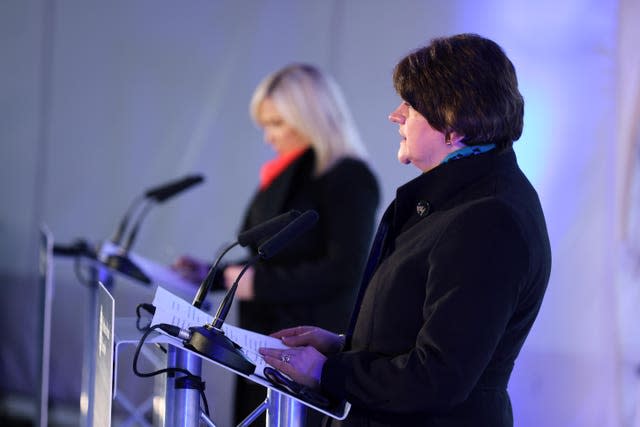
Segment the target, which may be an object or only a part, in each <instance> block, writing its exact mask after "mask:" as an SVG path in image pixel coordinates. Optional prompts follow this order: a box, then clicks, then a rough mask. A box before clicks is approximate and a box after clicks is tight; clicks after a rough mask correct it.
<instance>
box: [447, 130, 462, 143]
mask: <svg viewBox="0 0 640 427" xmlns="http://www.w3.org/2000/svg"><path fill="white" fill-rule="evenodd" d="M463 139H464V135H460V134H459V133H458V132H456V131H451V132H448V133H446V134H445V141H447V145H453V146H460V145H464V144H463V143H462V142H461V141H462V140H463Z"/></svg>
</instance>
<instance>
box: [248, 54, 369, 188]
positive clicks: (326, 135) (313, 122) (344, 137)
mask: <svg viewBox="0 0 640 427" xmlns="http://www.w3.org/2000/svg"><path fill="white" fill-rule="evenodd" d="M267 98H268V99H270V100H271V101H272V102H273V103H274V104H275V106H276V108H277V109H278V112H279V113H280V114H281V115H282V118H283V119H284V120H285V121H286V122H287V123H288V124H289V125H290V126H292V127H293V128H294V129H296V130H297V131H298V132H299V133H300V134H302V135H304V136H306V137H307V138H309V140H310V141H311V147H312V149H313V151H314V153H315V156H316V157H315V171H314V172H315V174H316V176H319V175H322V174H323V173H325V172H326V171H328V170H329V169H330V168H331V167H332V166H333V165H334V164H335V163H336V162H337V161H338V160H340V159H341V158H344V157H354V158H360V159H362V158H364V157H365V156H366V151H365V148H364V145H363V144H362V141H361V139H360V135H359V134H358V131H357V129H356V126H355V124H354V122H353V119H352V117H351V112H350V111H349V109H348V107H347V103H346V102H345V100H344V96H343V95H342V91H341V90H340V88H339V87H338V85H337V84H336V82H335V81H334V80H333V79H332V78H331V76H329V75H327V74H324V73H323V72H321V71H320V70H319V69H318V68H316V67H314V66H312V65H308V64H292V65H289V66H287V67H285V68H282V69H281V70H279V71H276V72H275V73H273V74H270V75H268V76H267V77H265V78H264V79H263V80H262V81H261V82H260V84H258V86H257V88H256V90H255V91H254V93H253V97H252V98H251V104H250V113H251V117H252V119H253V120H254V121H255V122H256V123H257V124H259V121H258V112H259V107H260V104H261V103H262V101H263V100H265V99H267Z"/></svg>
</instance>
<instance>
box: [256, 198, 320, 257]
mask: <svg viewBox="0 0 640 427" xmlns="http://www.w3.org/2000/svg"><path fill="white" fill-rule="evenodd" d="M318 217H319V216H318V212H316V211H314V210H308V211H306V212H305V213H303V214H302V215H300V216H299V217H298V218H296V219H294V220H293V221H292V222H291V224H289V225H287V226H286V227H285V228H283V229H282V230H280V231H279V232H278V233H277V234H276V235H275V236H273V237H272V238H270V239H269V240H267V241H266V242H264V243H263V244H262V245H260V247H259V248H258V255H259V256H260V258H262V259H265V260H266V259H269V258H271V257H273V256H274V255H276V254H277V253H278V252H280V251H281V250H282V249H284V248H285V247H286V246H287V245H288V244H289V243H291V242H292V241H293V240H294V239H295V238H297V237H298V236H300V235H301V234H302V233H304V232H305V231H307V230H309V229H310V228H311V227H313V226H314V225H316V222H318Z"/></svg>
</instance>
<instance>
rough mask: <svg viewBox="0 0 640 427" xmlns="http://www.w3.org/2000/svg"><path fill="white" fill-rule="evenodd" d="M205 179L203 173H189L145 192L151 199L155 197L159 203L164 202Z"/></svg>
mask: <svg viewBox="0 0 640 427" xmlns="http://www.w3.org/2000/svg"><path fill="white" fill-rule="evenodd" d="M203 180H204V177H203V176H202V175H189V176H187V177H184V178H182V179H179V180H177V181H172V182H170V183H168V184H164V185H161V186H159V187H155V188H152V189H150V190H147V192H146V193H145V194H144V195H145V197H147V198H149V199H154V200H155V201H156V202H158V203H162V202H164V201H165V200H167V199H168V198H170V197H173V196H175V195H176V194H178V193H180V192H181V191H183V190H186V189H187V188H189V187H191V186H193V185H196V184H200V183H201V182H202V181H203Z"/></svg>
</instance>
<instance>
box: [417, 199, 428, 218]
mask: <svg viewBox="0 0 640 427" xmlns="http://www.w3.org/2000/svg"><path fill="white" fill-rule="evenodd" d="M430 211H431V203H429V202H427V201H426V200H418V204H417V205H416V212H417V213H418V215H420V216H421V217H425V216H427V215H429V212H430Z"/></svg>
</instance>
